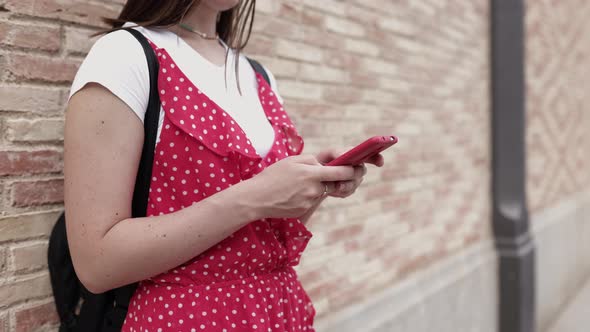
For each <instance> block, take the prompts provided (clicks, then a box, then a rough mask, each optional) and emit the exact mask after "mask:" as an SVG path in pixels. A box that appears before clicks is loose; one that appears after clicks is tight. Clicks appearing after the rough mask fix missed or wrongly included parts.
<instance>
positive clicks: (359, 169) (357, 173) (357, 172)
mask: <svg viewBox="0 0 590 332" xmlns="http://www.w3.org/2000/svg"><path fill="white" fill-rule="evenodd" d="M366 170H367V168H366V167H365V165H364V164H361V165H356V166H354V177H355V178H357V179H358V178H362V177H363V176H364V175H365V173H366Z"/></svg>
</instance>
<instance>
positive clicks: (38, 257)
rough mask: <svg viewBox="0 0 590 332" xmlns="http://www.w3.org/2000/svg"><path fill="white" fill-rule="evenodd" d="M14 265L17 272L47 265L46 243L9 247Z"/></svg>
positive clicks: (25, 271)
mask: <svg viewBox="0 0 590 332" xmlns="http://www.w3.org/2000/svg"><path fill="white" fill-rule="evenodd" d="M11 252H12V257H13V261H14V266H12V267H11V269H12V270H14V271H15V272H17V273H27V272H30V271H34V270H38V269H40V268H45V267H47V243H36V244H31V245H20V246H17V247H13V248H11Z"/></svg>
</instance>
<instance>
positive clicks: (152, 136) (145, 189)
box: [125, 28, 160, 217]
mask: <svg viewBox="0 0 590 332" xmlns="http://www.w3.org/2000/svg"><path fill="white" fill-rule="evenodd" d="M125 30H127V31H128V32H129V33H131V34H132V35H133V36H134V37H135V38H136V39H137V40H138V41H139V43H140V44H141V46H142V47H143V51H144V52H145V56H146V59H147V63H148V69H149V73H150V99H149V102H148V107H147V110H146V113H145V117H144V120H143V121H144V122H143V127H144V133H145V136H144V137H145V138H144V144H143V151H142V152H141V161H140V163H139V171H138V172H137V179H136V180H135V190H134V191H133V202H132V215H133V217H145V215H146V211H147V201H148V195H149V188H150V183H151V178H152V164H153V162H154V149H155V147H156V138H157V137H156V135H157V133H158V120H159V117H160V95H159V93H158V70H159V64H158V60H157V59H156V54H154V50H153V49H152V47H151V46H150V44H149V42H148V40H147V38H145V37H144V35H143V34H142V33H141V32H139V31H137V30H135V29H131V28H130V29H125Z"/></svg>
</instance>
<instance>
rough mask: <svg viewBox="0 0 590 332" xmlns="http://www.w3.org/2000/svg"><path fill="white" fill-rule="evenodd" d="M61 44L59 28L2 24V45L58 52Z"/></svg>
mask: <svg viewBox="0 0 590 332" xmlns="http://www.w3.org/2000/svg"><path fill="white" fill-rule="evenodd" d="M60 42H61V41H60V29H59V27H56V26H38V25H31V24H21V23H15V22H0V45H5V46H15V47H22V48H26V49H38V50H44V51H57V50H59V47H60Z"/></svg>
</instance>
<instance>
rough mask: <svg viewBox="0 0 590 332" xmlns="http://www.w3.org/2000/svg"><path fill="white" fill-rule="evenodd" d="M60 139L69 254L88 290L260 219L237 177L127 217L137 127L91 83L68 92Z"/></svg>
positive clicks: (160, 264) (153, 270)
mask: <svg viewBox="0 0 590 332" xmlns="http://www.w3.org/2000/svg"><path fill="white" fill-rule="evenodd" d="M64 144H65V149H64V153H65V167H64V175H65V206H66V214H67V216H66V220H67V224H66V226H67V232H68V240H69V244H70V250H71V253H72V260H73V262H74V267H75V269H76V272H77V273H78V275H79V277H80V280H81V281H82V282H83V284H84V285H85V286H86V287H87V288H88V289H89V290H90V291H92V292H94V293H101V292H104V291H107V290H109V289H112V288H115V287H119V286H122V285H125V284H129V283H132V282H135V281H138V280H142V279H145V278H148V277H150V276H153V275H156V274H158V273H161V272H164V271H166V270H168V269H171V268H173V267H176V266H178V265H180V264H182V263H184V262H186V261H188V260H190V259H191V258H192V257H194V256H196V255H198V254H199V253H201V252H203V251H205V250H206V249H208V248H209V247H211V246H213V245H215V244H216V243H218V242H219V241H221V240H223V239H224V238H226V237H227V236H229V235H230V234H231V233H233V232H234V231H236V230H237V229H239V228H240V227H242V226H243V225H245V224H246V223H248V222H249V221H251V220H255V219H257V218H258V217H259V216H258V215H257V214H256V213H257V212H258V210H257V208H256V207H255V206H254V204H251V203H250V201H247V199H248V197H249V195H245V194H243V192H244V190H245V188H244V187H243V185H242V184H243V183H245V182H242V183H239V184H237V185H234V186H232V187H230V188H228V189H227V190H224V191H222V192H220V193H217V194H216V195H213V196H211V197H209V198H207V199H205V200H203V201H201V202H199V203H195V204H193V205H192V206H190V207H188V208H185V209H182V210H179V211H177V212H174V213H170V214H167V215H162V216H153V217H146V218H131V199H132V196H133V188H134V181H135V176H136V172H137V168H138V165H139V160H140V155H141V147H142V145H143V125H142V123H141V121H139V119H138V118H137V117H136V116H135V115H134V114H133V112H132V111H131V110H130V109H129V108H128V106H127V105H126V104H125V103H123V102H122V101H121V100H120V99H118V98H117V97H115V96H114V95H113V94H111V93H110V92H109V91H108V90H107V89H105V88H104V87H102V86H100V85H98V84H89V85H87V86H86V87H85V88H83V89H82V90H80V91H79V92H78V93H76V94H75V95H74V96H73V97H72V98H71V100H70V104H69V105H68V110H67V114H66V128H65V142H64ZM222 205H223V206H222ZM228 205H230V206H228Z"/></svg>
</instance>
